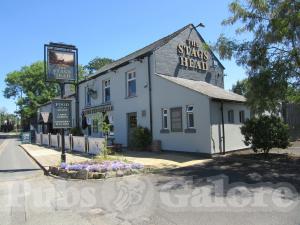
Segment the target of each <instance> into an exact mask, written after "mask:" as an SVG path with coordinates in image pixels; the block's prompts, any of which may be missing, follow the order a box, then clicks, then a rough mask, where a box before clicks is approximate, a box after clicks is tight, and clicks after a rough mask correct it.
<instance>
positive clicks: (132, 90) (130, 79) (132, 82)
mask: <svg viewBox="0 0 300 225" xmlns="http://www.w3.org/2000/svg"><path fill="white" fill-rule="evenodd" d="M134 96H136V74H135V71H131V72H128V73H127V97H134Z"/></svg>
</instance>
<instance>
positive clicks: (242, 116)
mask: <svg viewBox="0 0 300 225" xmlns="http://www.w3.org/2000/svg"><path fill="white" fill-rule="evenodd" d="M239 115H240V123H245V111H244V110H241V111H240V112H239Z"/></svg>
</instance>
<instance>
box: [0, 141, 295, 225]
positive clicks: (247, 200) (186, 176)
mask: <svg viewBox="0 0 300 225" xmlns="http://www.w3.org/2000/svg"><path fill="white" fill-rule="evenodd" d="M18 144H20V143H19V141H18V140H17V139H13V138H9V139H8V138H6V139H4V140H1V139H0V166H1V172H0V206H1V207H0V218H1V220H0V224H1V225H20V224H25V225H40V224H43V225H52V224H53V225H57V224H63V225H77V224H78V225H96V224H97V225H103V224H105V225H135V224H138V225H169V224H170V225H177V224H178V225H181V224H185V225H199V224H205V225H217V224H228V225H240V224H243V225H252V224H253V225H254V224H255V225H260V224H263V225H268V224H270V225H271V224H272V225H282V224H284V225H299V224H300V214H299V211H300V199H299V188H298V185H299V183H298V182H297V181H298V180H297V177H300V176H299V171H300V170H299V163H295V164H294V163H290V164H283V165H282V166H278V165H277V164H274V165H273V164H272V163H263V162H260V161H252V162H250V161H249V160H248V161H247V160H243V156H229V157H220V158H217V159H213V160H212V161H209V162H206V163H203V164H201V165H198V166H196V165H193V166H190V167H185V168H177V169H175V170H167V171H164V172H162V173H159V174H141V175H132V176H127V177H123V178H111V179H106V180H86V181H81V180H77V181H76V180H64V179H57V178H53V177H49V176H44V175H43V172H42V170H40V169H39V167H38V166H36V165H35V162H34V161H33V160H32V159H31V158H30V157H28V155H27V154H26V153H25V152H24V151H23V150H22V149H21V148H19V147H18ZM234 157H237V158H234ZM238 157H239V158H238ZM24 170H26V171H24Z"/></svg>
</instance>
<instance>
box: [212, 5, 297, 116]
mask: <svg viewBox="0 0 300 225" xmlns="http://www.w3.org/2000/svg"><path fill="white" fill-rule="evenodd" d="M229 10H230V12H231V16H230V17H229V18H228V19H226V20H224V21H223V23H222V24H223V25H230V26H234V27H235V28H236V34H237V35H240V34H244V35H246V36H247V38H246V39H243V38H244V37H245V36H241V39H235V38H231V37H225V36H224V35H221V36H220V37H219V39H218V41H217V43H216V46H215V47H216V49H217V50H218V52H219V54H220V57H221V58H222V59H231V58H232V57H234V58H235V59H236V62H237V64H238V65H242V66H244V67H245V68H246V69H247V74H248V76H249V79H248V81H249V94H250V96H247V95H246V96H247V97H249V98H248V103H249V104H250V105H251V106H252V108H253V110H254V111H255V112H257V113H262V112H264V111H265V110H268V111H270V112H275V111H276V110H277V109H278V104H280V102H281V101H285V100H286V98H287V92H288V87H289V86H290V85H293V86H296V87H299V85H300V2H299V1H297V0H247V1H242V2H240V1H237V0H236V1H234V2H232V3H231V4H230V5H229Z"/></svg>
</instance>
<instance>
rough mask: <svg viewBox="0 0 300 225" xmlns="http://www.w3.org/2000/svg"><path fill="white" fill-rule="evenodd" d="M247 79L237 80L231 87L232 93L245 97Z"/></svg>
mask: <svg viewBox="0 0 300 225" xmlns="http://www.w3.org/2000/svg"><path fill="white" fill-rule="evenodd" d="M247 90H248V89H247V79H244V80H241V81H240V80H238V81H237V82H236V84H233V85H232V91H233V92H234V93H236V94H239V95H243V96H245V95H246V93H247Z"/></svg>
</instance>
